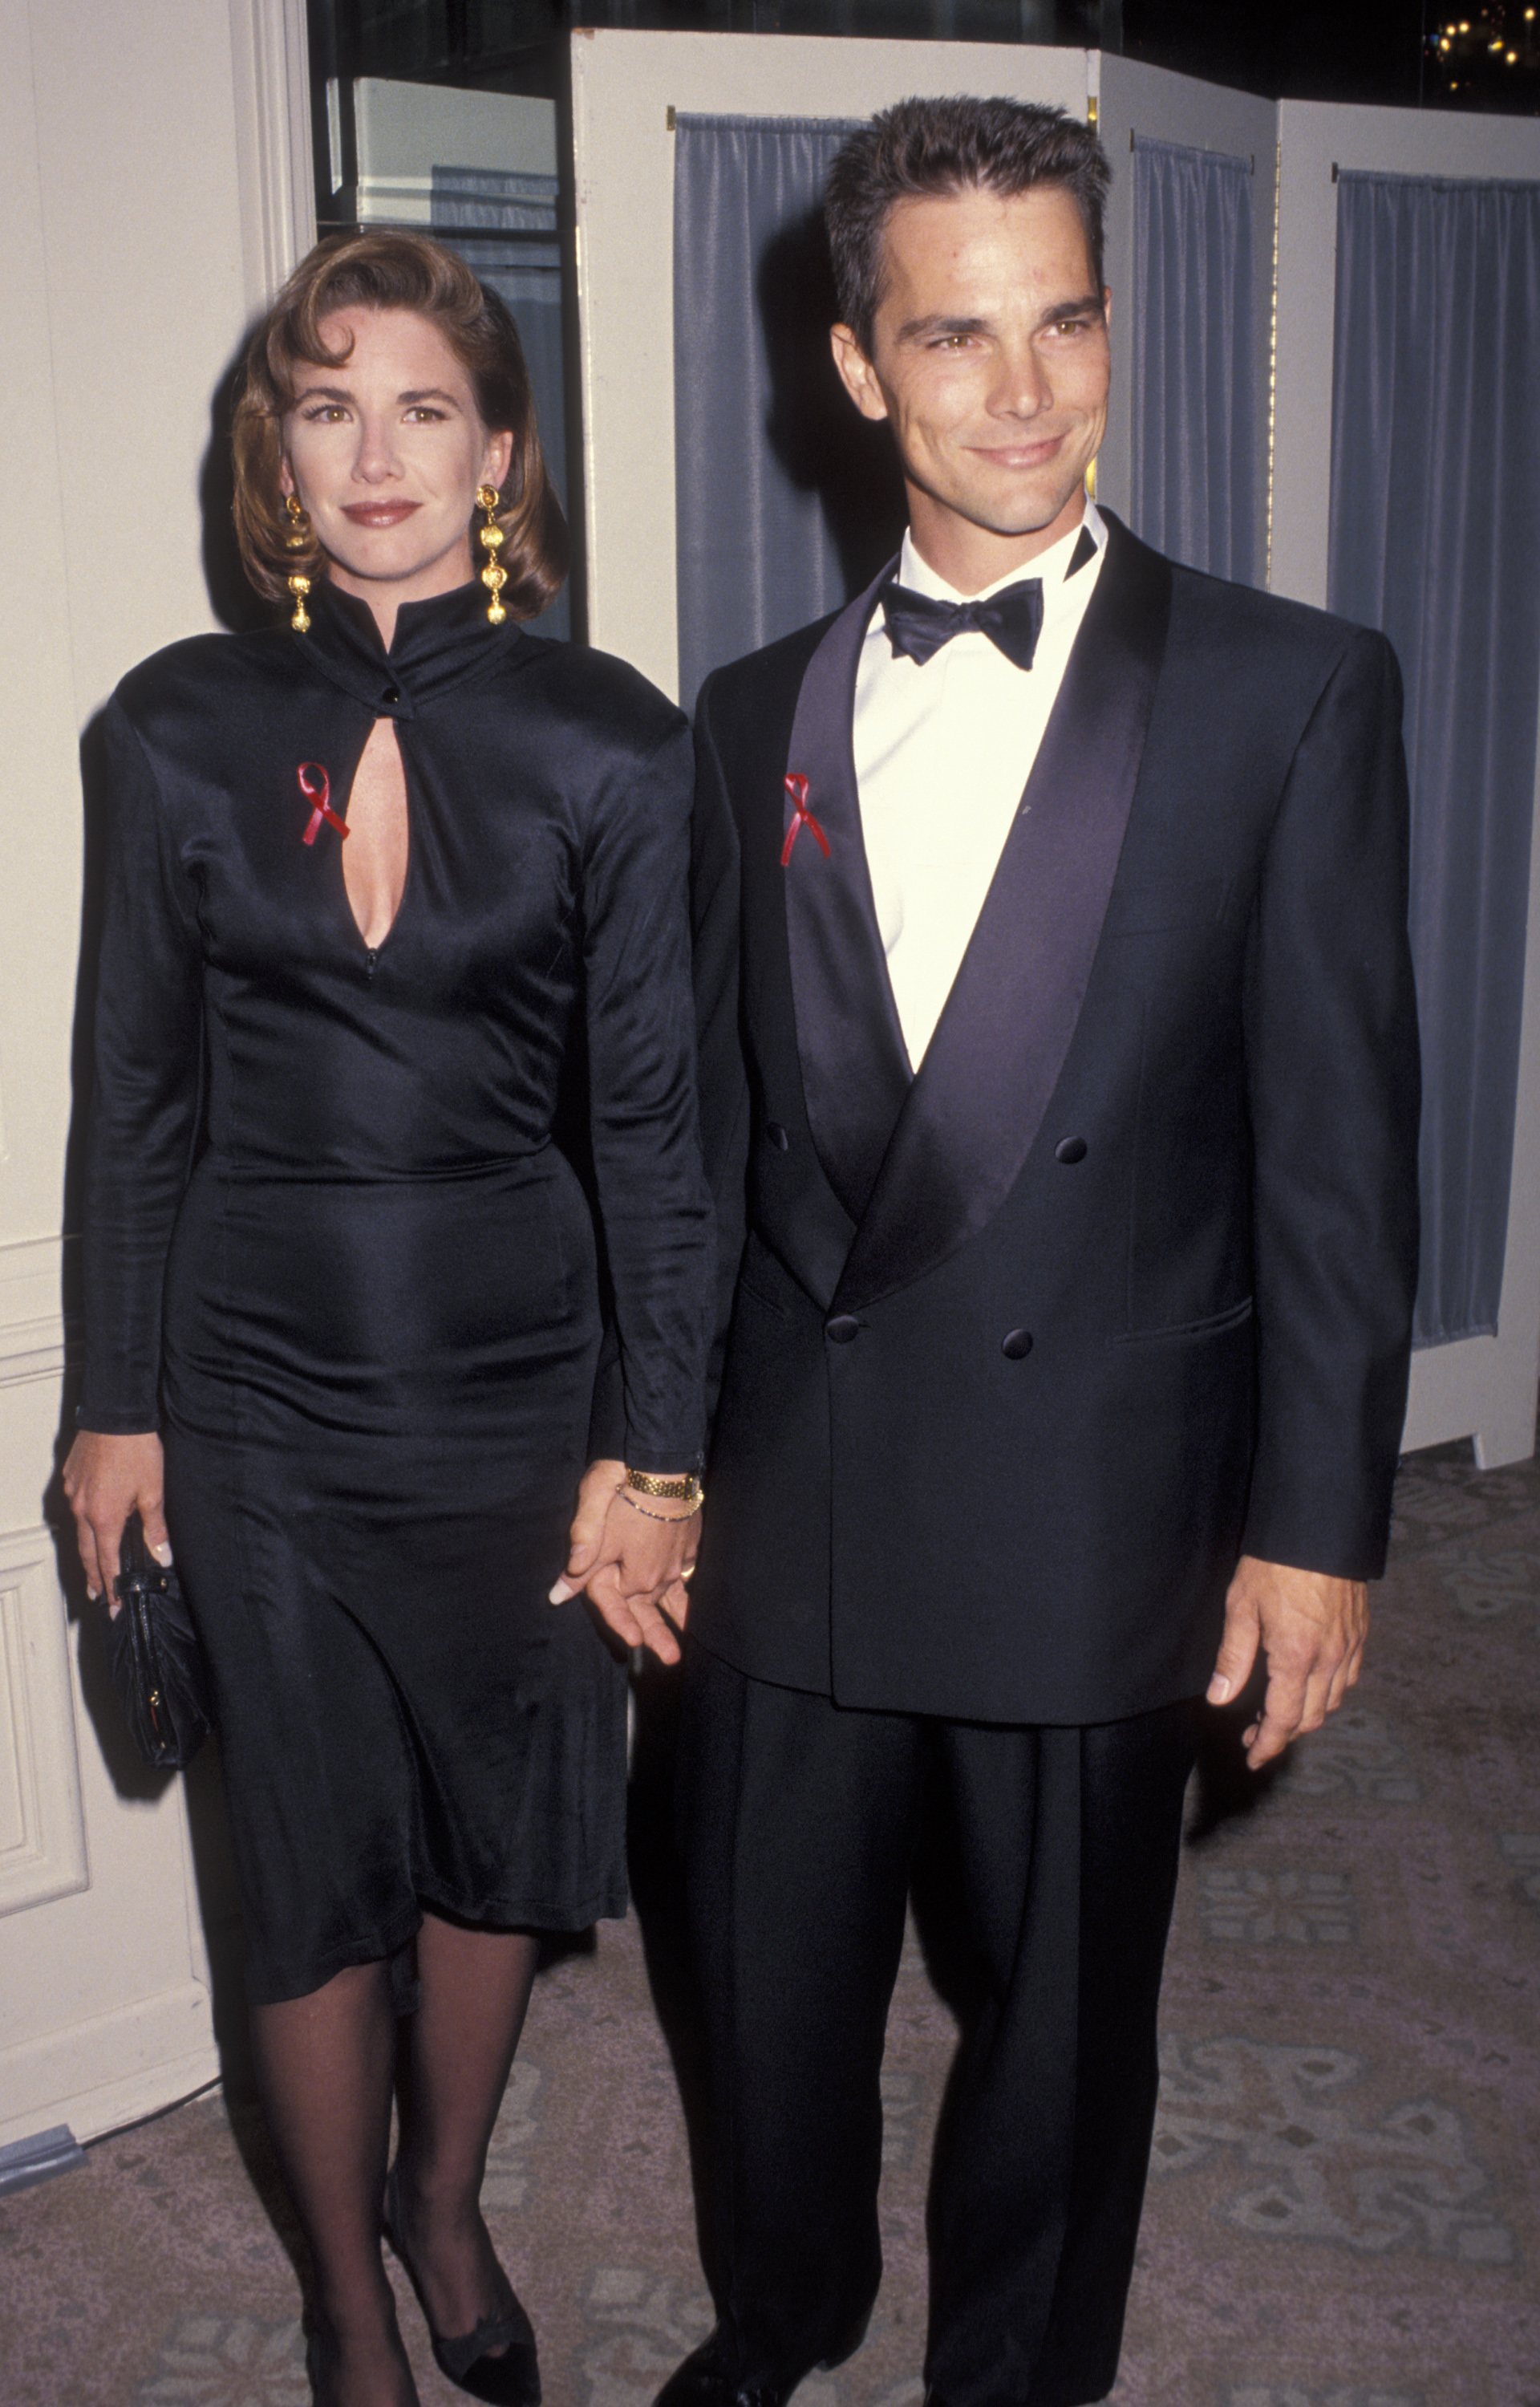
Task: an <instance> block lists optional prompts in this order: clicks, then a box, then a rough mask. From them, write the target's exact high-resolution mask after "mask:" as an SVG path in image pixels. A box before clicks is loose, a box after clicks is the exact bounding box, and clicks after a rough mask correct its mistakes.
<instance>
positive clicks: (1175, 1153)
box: [692, 520, 1418, 1722]
mask: <svg viewBox="0 0 1540 2407" xmlns="http://www.w3.org/2000/svg"><path fill="white" fill-rule="evenodd" d="M870 607H871V597H870V596H865V597H863V598H862V600H861V601H860V602H858V603H856V604H854V605H851V608H850V609H849V610H847V611H845V612H843V613H841V615H840V616H839V617H838V618H836V619H835V620H826V621H824V622H822V623H821V624H820V625H818V626H814V627H810V628H807V629H805V630H804V631H802V632H801V633H800V634H796V635H792V636H789V637H787V638H786V639H785V640H784V642H781V643H778V644H773V645H771V646H770V648H768V649H766V650H764V651H761V652H758V653H756V654H754V655H753V656H752V657H751V658H749V659H747V660H744V661H740V662H736V663H735V664H734V665H733V666H731V667H729V668H726V669H723V670H720V671H719V672H717V673H716V675H714V676H713V677H712V678H711V679H710V680H709V681H708V683H707V685H706V687H705V688H704V690H703V691H702V693H701V697H700V704H699V713H698V719H697V731H696V733H697V746H698V753H699V802H698V814H697V829H696V862H695V867H696V881H697V941H698V964H699V983H700V993H701V1003H702V1018H701V1081H702V1110H703V1120H704V1126H705V1130H706V1142H707V1150H708V1158H709V1164H710V1167H711V1168H712V1171H713V1180H714V1184H715V1187H716V1191H717V1196H718V1203H719V1209H720V1211H721V1216H722V1251H723V1258H724V1262H725V1266H726V1270H727V1274H728V1278H729V1279H730V1277H731V1273H732V1270H733V1268H734V1266H735V1265H736V1266H738V1276H737V1284H736V1293H735V1296H734V1298H733V1302H732V1308H731V1326H730V1332H729V1333H728V1339H727V1345H726V1360H725V1368H724V1371H723V1377H722V1386H721V1395H720V1404H719V1409H718V1414H717V1418H716V1425H715V1433H714V1438H713V1448H712V1454H711V1462H710V1481H709V1485H710V1491H711V1492H710V1500H709V1503H708V1506H707V1512H706V1523H705V1535H704V1540H703V1545H702V1553H701V1560H700V1564H699V1574H698V1576H697V1579H696V1582H695V1588H694V1597H693V1604H692V1628H693V1629H694V1630H695V1631H696V1632H697V1634H698V1635H699V1638H700V1639H701V1640H702V1641H703V1642H704V1644H705V1645H707V1646H708V1647H709V1648H711V1649H712V1650H713V1651H714V1652H716V1653H718V1654H720V1655H722V1656H724V1657H725V1658H727V1659H728V1660H729V1661H730V1662H732V1663H734V1664H736V1665H737V1666H738V1667H739V1668H740V1669H741V1670H742V1671H745V1672H747V1673H750V1674H754V1675H756V1676H757V1677H759V1678H762V1679H766V1680H770V1681H774V1682H780V1683H782V1684H784V1685H787V1686H791V1687H794V1688H807V1689H811V1690H816V1691H822V1692H825V1693H831V1694H832V1695H833V1696H834V1697H835V1698H836V1699H837V1700H838V1701H839V1702H841V1703H842V1704H849V1705H863V1706H875V1707H881V1708H883V1709H886V1710H890V1711H899V1712H917V1713H928V1714H940V1715H944V1716H949V1717H952V1718H954V1719H964V1720H973V1719H978V1720H983V1721H1012V1722H1095V1721H1106V1720H1112V1719H1116V1718H1118V1717H1121V1716H1124V1715H1128V1714H1133V1713H1137V1712H1143V1711H1146V1710H1149V1709H1151V1708H1152V1707H1154V1706H1157V1705H1160V1704H1163V1703H1166V1702H1170V1701H1173V1700H1175V1699H1177V1698H1180V1697H1182V1696H1188V1695H1192V1694H1194V1693H1195V1692H1197V1691H1198V1690H1200V1689H1201V1688H1203V1687H1204V1686H1205V1685H1206V1684H1207V1681H1208V1676H1209V1674H1210V1671H1211V1669H1212V1665H1213V1657H1214V1651H1215V1646H1216V1644H1217V1641H1218V1636H1219V1631H1220V1627H1221V1623H1222V1602H1223V1596H1224V1591H1225V1588H1226V1585H1227V1583H1228V1581H1229V1578H1230V1575H1231V1574H1232V1572H1233V1570H1234V1568H1235V1564H1236V1559H1237V1557H1238V1555H1239V1554H1241V1553H1242V1552H1246V1553H1250V1554H1254V1555H1260V1556H1263V1557H1265V1558H1268V1559H1270V1560H1275V1561H1280V1562H1285V1563H1293V1564H1299V1565H1304V1566H1307V1567H1308V1568H1311V1569H1314V1570H1318V1571H1322V1572H1331V1573H1337V1574H1345V1575H1351V1576H1356V1577H1361V1578H1362V1577H1365V1576H1373V1575H1374V1574H1377V1573H1378V1571H1379V1570H1380V1569H1381V1567H1382V1561H1383V1555H1384V1546H1385V1537H1386V1529H1387V1524H1388V1519H1389V1503H1390V1489H1391V1482H1392V1474H1393V1471H1394V1465H1395V1458H1396V1449H1397V1444H1398V1441H1399V1436H1400V1431H1401V1423H1402V1417H1403V1412H1404V1408H1405V1397H1406V1363H1407V1346H1408V1330H1409V1322H1410V1311H1411V1301H1412V1294H1413V1289H1414V1285H1415V1276H1416V1262H1417V1150H1416V1135H1417V1113H1418V1062H1417V1035H1416V1019H1415V1007H1414V1000H1413V991H1412V979H1411V968H1410V961H1409V955H1408V950H1407V944H1406V775H1405V769H1404V765H1403V760H1402V751H1401V739H1400V719H1401V691H1400V680H1399V677H1398V675H1397V671H1396V665H1395V661H1394V656H1393V654H1392V651H1391V649H1390V648H1389V646H1388V645H1387V644H1386V642H1385V641H1384V639H1383V637H1381V636H1379V635H1378V634H1370V633H1367V632H1365V631H1364V630H1363V629H1361V628H1355V627H1351V626H1349V625H1346V624H1344V623H1343V622H1342V621H1341V620H1335V619H1332V618H1328V617H1327V616H1325V615H1324V614H1323V613H1321V612H1319V611H1314V610H1307V609H1305V608H1302V607H1300V606H1298V605H1294V604H1292V603H1286V602H1280V601H1278V600H1275V599H1273V598H1271V597H1269V596H1267V595H1264V594H1261V593H1256V592H1252V591H1250V590H1248V589H1246V588H1242V587H1239V586H1235V585H1227V584H1222V583H1220V582H1218V581H1216V580H1215V579H1213V578H1210V577H1202V576H1198V575H1196V574H1194V572H1192V571H1190V570H1187V569H1184V568H1180V567H1176V566H1174V565H1172V564H1171V563H1168V562H1166V561H1165V560H1163V559H1162V558H1161V557H1160V556H1159V555H1158V554H1157V553H1155V552H1152V551H1151V550H1149V549H1148V548H1146V547H1145V546H1144V545H1143V544H1141V543H1139V542H1137V540H1136V539H1135V537H1133V536H1132V535H1131V534H1128V533H1127V532H1126V530H1125V529H1123V527H1122V526H1121V525H1119V524H1118V523H1117V522H1116V521H1115V520H1114V521H1112V522H1111V524H1110V532H1109V548H1108V551H1107V556H1106V559H1105V561H1104V563H1103V566H1102V570H1101V574H1100V577H1099V580H1098V583H1097V587H1096V591H1095V593H1094V595H1093V597H1092V601H1091V605H1090V607H1089V609H1088V612H1087V615H1086V618H1085V620H1084V623H1083V625H1082V628H1081V634H1080V636H1079V639H1078V641H1077V643H1076V647H1075V650H1074V653H1073V655H1072V658H1071V661H1070V664H1069V668H1068V671H1067V675H1066V677H1065V680H1064V684H1063V686H1062V688H1061V691H1060V693H1059V697H1058V700H1057V702H1056V704H1055V706H1054V710H1053V717H1052V719H1051V720H1050V723H1049V727H1048V730H1047V733H1046V734H1045V736H1044V739H1043V743H1042V746H1041V749H1040V752H1039V755H1038V762H1037V764H1036V766H1035V768H1034V770H1033V773H1032V776H1031V777H1030V779H1029V781H1028V784H1027V787H1026V791H1025V794H1024V805H1023V808H1022V811H1021V812H1020V814H1019V815H1018V817H1017V819H1016V820H1015V821H1014V823H1013V826H1012V830H1011V833H1010V837H1009V839H1008V841H1007V844H1006V847H1005V850H1004V852H1003V853H1002V856H1001V860H1000V863H999V867H998V869H997V870H996V876H995V880H994V883H993V885H992V886H991V889H990V892H989V897H988V900H987V902H986V904H985V905H984V909H983V912H982V916H981V919H980V920H979V923H978V926H977V928H976V930H975V933H974V936H973V939H972V942H971V944H970V946H969V948H968V954H967V956H966V958H965V961H964V963H963V966H962V968H961V970H960V971H959V974H958V976H957V980H956V983H955V985H954V989H953V991H952V993H951V995H950V997H949V999H948V1003H947V1006H946V1009H945V1012H944V1013H943V1015H942V1018H941V1021H940V1025H939V1026H938V1029H937V1032H936V1034H935V1036H934V1038H933V1039H932V1042H931V1045H930V1048H929V1050H928V1052H927V1053H926V1055H925V1061H924V1063H923V1066H922V1069H921V1071H920V1074H919V1075H918V1076H917V1077H912V1078H911V1074H910V1069H909V1064H908V1059H907V1056H906V1054H905V1051H904V1047H903V1041H902V1037H901V1035H900V1033H899V1030H898V1023H897V1014H896V1011H895V1007H894V1004H893V998H892V991H891V988H890V987H889V984H888V979H887V973H886V966H885V962H884V961H883V951H882V946H881V941H880V938H879V935H878V931H877V925H876V919H875V913H874V908H873V904H872V900H871V891H870V884H869V876H868V874H867V868H866V860H865V854H864V850H863V847H862V839H861V831H860V821H859V814H858V807H857V803H856V795H855V769H854V764H853V756H852V744H851V720H852V706H853V698H854V689H855V663H856V658H857V655H858V651H859V647H860V641H861V636H862V634H863V632H864V629H865V626H866V623H867V620H868V618H869V610H870ZM803 777H805V778H806V779H807V781H808V782H807V789H806V792H805V794H803V795H802V797H801V800H802V805H803V813H799V812H798V807H797V805H798V791H799V787H798V785H797V783H796V782H795V781H798V780H800V779H801V778H803ZM934 807H935V808H936V809H937V810H938V811H941V812H947V811H961V810H964V809H966V807H967V796H966V795H965V794H954V793H947V792H939V793H938V794H937V795H936V796H935V799H934ZM804 813H805V815H803V814H804ZM788 846H789V850H788ZM825 847H827V853H826V849H825Z"/></svg>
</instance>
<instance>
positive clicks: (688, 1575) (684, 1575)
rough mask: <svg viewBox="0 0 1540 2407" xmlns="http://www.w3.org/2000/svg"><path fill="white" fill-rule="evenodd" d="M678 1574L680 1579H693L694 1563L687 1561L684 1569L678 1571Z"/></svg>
mask: <svg viewBox="0 0 1540 2407" xmlns="http://www.w3.org/2000/svg"><path fill="white" fill-rule="evenodd" d="M679 1576H680V1578H681V1579H682V1580H691V1579H694V1577H695V1565H694V1564H693V1563H689V1564H687V1565H686V1566H685V1570H684V1571H682V1572H681V1573H680V1574H679Z"/></svg>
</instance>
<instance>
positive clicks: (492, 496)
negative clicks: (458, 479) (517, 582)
mask: <svg viewBox="0 0 1540 2407" xmlns="http://www.w3.org/2000/svg"><path fill="white" fill-rule="evenodd" d="M476 501H477V503H478V504H479V506H480V507H481V508H482V509H484V510H485V511H486V513H487V523H486V525H485V526H484V527H482V528H481V529H480V530H479V532H478V537H477V539H478V541H479V542H480V544H481V548H482V549H483V551H485V552H486V554H487V565H486V567H485V568H484V569H483V570H482V572H481V581H482V583H483V585H485V586H486V588H487V591H488V592H489V593H490V595H491V597H492V598H491V600H490V602H489V603H488V604H487V625H488V626H489V627H501V626H502V622H503V620H504V619H506V617H507V616H508V613H507V611H506V610H505V609H504V608H503V606H502V589H503V587H504V586H505V585H506V584H507V582H508V572H507V570H506V569H505V568H504V567H503V565H502V561H501V560H499V558H498V553H499V552H500V551H501V550H502V545H503V533H502V528H501V527H500V526H499V524H498V522H497V513H498V506H499V504H500V503H501V501H502V494H501V493H500V492H499V491H498V489H497V487H496V486H495V485H478V486H477V487H476Z"/></svg>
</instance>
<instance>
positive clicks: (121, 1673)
mask: <svg viewBox="0 0 1540 2407" xmlns="http://www.w3.org/2000/svg"><path fill="white" fill-rule="evenodd" d="M118 1560H119V1572H118V1579H117V1583H116V1586H117V1593H118V1598H119V1601H120V1605H121V1607H122V1610H121V1611H120V1613H119V1614H117V1615H116V1616H113V1615H108V1616H107V1620H106V1633H107V1661H108V1664H109V1666H110V1669H111V1672H112V1685H113V1687H114V1688H116V1689H117V1691H118V1694H119V1696H120V1698H121V1699H122V1702H123V1711H124V1713H125V1714H126V1715H127V1716H128V1726H129V1729H130V1730H132V1731H133V1733H134V1745H135V1746H137V1748H138V1750H139V1752H140V1754H141V1755H142V1756H143V1757H144V1759H145V1761H146V1762H147V1763H152V1764H153V1765H154V1766H155V1768H156V1769H157V1771H165V1772H179V1771H180V1770H181V1768H182V1766H183V1765H184V1764H186V1763H191V1760H192V1759H193V1757H194V1756H195V1755H196V1754H197V1752H198V1749H199V1748H200V1747H201V1746H202V1745H203V1743H204V1741H205V1738H206V1737H207V1736H208V1733H209V1731H210V1730H211V1729H212V1727H213V1711H212V1707H211V1704H210V1701H209V1687H208V1667H207V1665H206V1664H205V1661H204V1650H203V1648H202V1647H201V1646H200V1645H199V1644H198V1633H197V1631H195V1630H194V1628H193V1627H192V1617H191V1614H190V1613H189V1611H188V1609H187V1605H186V1602H184V1600H183V1596H182V1584H181V1582H180V1580H179V1579H178V1578H177V1574H176V1573H175V1572H174V1571H162V1568H161V1566H160V1564H159V1563H158V1562H157V1561H156V1560H155V1558H154V1556H153V1555H152V1554H151V1553H150V1551H149V1548H148V1546H147V1545H146V1544H145V1533H144V1528H143V1525H142V1523H141V1522H140V1519H139V1516H138V1515H137V1513H134V1514H133V1515H132V1516H131V1517H130V1519H129V1522H128V1525H127V1527H126V1528H125V1530H124V1531H123V1535H122V1543H121V1545H120V1547H119V1549H118Z"/></svg>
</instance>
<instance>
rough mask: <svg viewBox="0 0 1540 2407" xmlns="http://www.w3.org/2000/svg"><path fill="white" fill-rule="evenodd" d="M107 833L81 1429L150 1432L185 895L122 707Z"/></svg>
mask: <svg viewBox="0 0 1540 2407" xmlns="http://www.w3.org/2000/svg"><path fill="white" fill-rule="evenodd" d="M104 739H105V746H106V762H107V768H108V781H109V782H108V793H107V805H108V813H109V825H108V834H107V847H106V915H105V920H104V925H103V933H102V949H101V957H100V968H99V975H98V986H97V1001H96V1015H95V1035H94V1083H93V1090H92V1118H91V1137H90V1147H89V1153H88V1164H87V1179H86V1218H85V1308H86V1375H85V1385H84V1389H83V1393H82V1399H81V1404H80V1412H79V1418H80V1421H81V1424H82V1426H83V1427H85V1428H87V1429H92V1430H101V1431H114V1432H129V1431H140V1430H150V1429H154V1428H155V1427H156V1425H157V1422H158V1419H159V1407H158V1386H159V1375H160V1360H161V1296H162V1285H163V1280H164V1273H165V1260H166V1250H167V1247H168V1246H169V1244H170V1240H171V1231H172V1224H173V1222H174V1220H175V1218H176V1216H177V1205H178V1203H179V1202H180V1200H181V1195H182V1190H183V1189H184V1187H185V1185H186V1182H187V1175H188V1167H189V1159H190V1154H191V1145H192V1139H193V1133H194V1125H195V1121H196V1117H197V1109H198V1067H199V1046H200V1038H201V1028H202V983H201V981H202V953H201V947H200V943H199V936H198V926H197V918H196V895H195V892H194V890H193V887H192V885H191V880H190V879H189V877H188V876H187V873H186V871H185V869H184V868H183V867H182V865H181V863H180V862H178V861H177V859H176V858H175V855H174V851H173V847H172V845H171V841H170V833H169V831H168V829H167V827H166V824H165V814H164V810H163V808H162V797H161V794H160V792H159V790H158V788H157V784H156V780H155V776H154V773H153V770H152V768H151V766H150V763H149V762H148V759H147V757H146V754H145V750H144V747H143V745H142V744H141V742H140V740H139V737H138V735H137V734H136V733H135V732H134V728H133V726H132V725H131V724H130V722H129V719H128V718H127V716H126V714H125V713H124V711H123V708H122V705H120V703H119V702H117V701H114V702H113V703H111V704H110V705H108V708H107V711H106V719H105V723H104Z"/></svg>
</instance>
